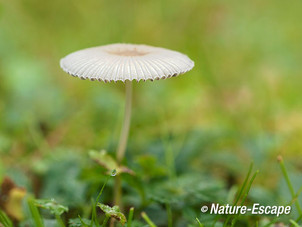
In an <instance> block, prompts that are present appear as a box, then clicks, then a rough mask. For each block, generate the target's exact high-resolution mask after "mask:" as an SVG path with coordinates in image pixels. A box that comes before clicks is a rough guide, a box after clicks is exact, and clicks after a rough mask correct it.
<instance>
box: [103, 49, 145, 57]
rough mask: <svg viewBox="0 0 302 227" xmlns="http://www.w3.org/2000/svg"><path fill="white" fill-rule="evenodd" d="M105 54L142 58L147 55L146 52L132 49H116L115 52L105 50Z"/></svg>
mask: <svg viewBox="0 0 302 227" xmlns="http://www.w3.org/2000/svg"><path fill="white" fill-rule="evenodd" d="M107 53H109V54H114V55H119V56H143V55H146V54H148V52H146V51H142V50H138V49H137V48H134V49H117V50H107Z"/></svg>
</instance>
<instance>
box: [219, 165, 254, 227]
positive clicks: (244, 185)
mask: <svg viewBox="0 0 302 227" xmlns="http://www.w3.org/2000/svg"><path fill="white" fill-rule="evenodd" d="M253 166H254V163H253V162H251V164H250V167H249V171H248V172H247V175H246V177H245V179H244V181H243V184H242V185H241V187H240V188H239V189H238V192H237V196H236V199H235V201H234V203H233V206H236V205H237V203H238V202H239V200H240V198H241V196H242V193H243V192H244V189H245V187H246V185H247V183H248V180H249V178H250V176H251V174H252V170H253ZM230 219H231V216H228V217H227V218H226V220H225V222H224V224H223V226H224V227H225V226H227V224H228V222H229V220H230Z"/></svg>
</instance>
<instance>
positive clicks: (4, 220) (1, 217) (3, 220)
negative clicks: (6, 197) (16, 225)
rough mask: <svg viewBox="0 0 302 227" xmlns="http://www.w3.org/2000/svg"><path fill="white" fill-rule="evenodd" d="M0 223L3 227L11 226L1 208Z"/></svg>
mask: <svg viewBox="0 0 302 227" xmlns="http://www.w3.org/2000/svg"><path fill="white" fill-rule="evenodd" d="M0 224H2V225H3V226H4V227H13V223H12V221H11V220H10V219H9V218H8V217H7V215H6V214H5V213H4V212H3V211H2V210H0Z"/></svg>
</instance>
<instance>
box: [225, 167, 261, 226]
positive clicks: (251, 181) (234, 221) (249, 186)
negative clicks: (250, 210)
mask: <svg viewBox="0 0 302 227" xmlns="http://www.w3.org/2000/svg"><path fill="white" fill-rule="evenodd" d="M258 173H259V170H257V171H256V172H255V173H254V175H253V176H252V178H251V180H250V182H249V184H248V186H247V189H246V190H245V194H244V196H243V199H242V201H241V203H240V206H242V205H243V204H244V202H245V200H246V198H247V196H248V194H249V191H250V189H251V187H252V184H253V182H254V180H255V178H256V176H257V174H258ZM238 217H239V215H236V217H235V218H234V219H233V220H232V224H231V226H232V227H233V226H235V223H236V222H237V219H238Z"/></svg>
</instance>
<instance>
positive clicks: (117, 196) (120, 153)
mask: <svg viewBox="0 0 302 227" xmlns="http://www.w3.org/2000/svg"><path fill="white" fill-rule="evenodd" d="M125 87H126V103H125V113H124V122H123V126H122V131H121V136H120V141H119V145H118V148H117V154H116V156H117V163H118V164H121V162H122V161H123V158H124V155H125V151H126V146H127V141H128V135H129V128H130V120H131V103H132V82H131V81H129V80H126V82H125ZM121 181H122V180H121V176H120V175H119V174H118V175H117V176H116V178H115V187H114V203H115V204H116V205H118V206H119V207H120V209H121V210H123V207H122V201H121V198H122V187H121V183H122V182H121ZM110 226H113V221H112V222H111V225H110Z"/></svg>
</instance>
